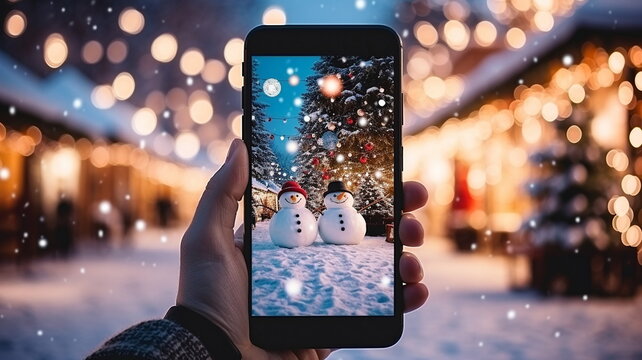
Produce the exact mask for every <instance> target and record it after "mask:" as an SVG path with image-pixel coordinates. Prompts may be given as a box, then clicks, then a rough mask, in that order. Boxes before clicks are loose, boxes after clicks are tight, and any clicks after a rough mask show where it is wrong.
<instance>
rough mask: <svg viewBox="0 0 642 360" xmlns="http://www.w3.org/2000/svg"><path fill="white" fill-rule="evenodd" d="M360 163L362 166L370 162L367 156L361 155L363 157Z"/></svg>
mask: <svg viewBox="0 0 642 360" xmlns="http://www.w3.org/2000/svg"><path fill="white" fill-rule="evenodd" d="M359 162H360V163H362V164H365V163H367V162H368V157H367V156H365V155H361V157H360V158H359Z"/></svg>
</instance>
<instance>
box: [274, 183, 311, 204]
mask: <svg viewBox="0 0 642 360" xmlns="http://www.w3.org/2000/svg"><path fill="white" fill-rule="evenodd" d="M288 191H294V192H298V193H299V194H301V195H303V197H304V198H306V199H307V198H308V193H307V192H306V191H305V190H303V188H302V187H301V186H300V185H299V183H298V182H296V181H293V180H291V181H286V182H285V183H284V184H283V186H281V191H279V194H278V195H277V197H281V194H283V193H284V192H288Z"/></svg>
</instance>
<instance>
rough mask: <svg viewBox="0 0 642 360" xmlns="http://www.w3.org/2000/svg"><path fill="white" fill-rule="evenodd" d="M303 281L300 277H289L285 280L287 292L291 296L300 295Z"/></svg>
mask: <svg viewBox="0 0 642 360" xmlns="http://www.w3.org/2000/svg"><path fill="white" fill-rule="evenodd" d="M302 288H303V283H302V282H301V281H300V280H298V279H288V280H287V281H286V282H285V292H286V293H287V294H288V296H290V297H298V296H299V295H300V294H301V289H302Z"/></svg>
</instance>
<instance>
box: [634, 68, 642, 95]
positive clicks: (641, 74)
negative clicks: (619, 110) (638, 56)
mask: <svg viewBox="0 0 642 360" xmlns="http://www.w3.org/2000/svg"><path fill="white" fill-rule="evenodd" d="M635 87H636V88H638V90H640V91H642V71H638V73H637V74H635Z"/></svg>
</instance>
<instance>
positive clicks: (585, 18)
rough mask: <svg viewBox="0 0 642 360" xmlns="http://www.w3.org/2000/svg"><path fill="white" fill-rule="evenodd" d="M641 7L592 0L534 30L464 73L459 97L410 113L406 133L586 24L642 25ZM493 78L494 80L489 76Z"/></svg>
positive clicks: (520, 68)
mask: <svg viewBox="0 0 642 360" xmlns="http://www.w3.org/2000/svg"><path fill="white" fill-rule="evenodd" d="M640 19H642V7H641V6H639V2H637V1H631V0H589V1H587V3H586V4H585V5H584V6H582V7H581V8H579V9H578V10H577V11H576V13H575V14H573V15H571V16H569V17H568V18H559V19H557V20H558V21H557V24H556V26H555V27H554V28H553V29H552V30H551V31H549V32H543V33H535V34H531V35H530V37H529V40H528V43H527V45H526V46H524V47H523V48H521V49H519V50H505V51H501V52H498V53H496V54H493V55H490V56H488V57H487V58H485V59H484V60H483V61H482V63H481V64H479V65H478V66H477V67H476V68H475V69H474V70H473V71H471V72H470V73H468V74H467V75H465V79H464V82H465V87H464V91H463V92H462V94H461V96H460V97H459V99H457V100H455V101H452V102H450V103H448V104H446V105H444V106H442V107H440V108H438V109H436V110H435V111H434V112H433V113H432V114H430V115H429V116H427V117H423V118H421V117H418V116H416V115H415V116H413V115H412V114H407V115H406V116H407V117H408V118H407V121H406V125H404V134H405V135H412V134H416V133H418V132H420V131H421V130H423V129H425V128H426V127H428V126H431V125H434V124H438V123H440V122H441V121H444V120H445V119H447V118H449V117H451V116H454V114H455V113H457V112H459V111H460V110H461V109H463V108H464V107H465V106H467V105H469V104H471V103H473V102H474V101H476V100H478V99H479V97H480V95H483V94H486V93H488V92H491V91H493V90H494V89H495V88H496V87H497V86H498V85H499V84H503V83H505V82H506V81H508V80H510V79H511V78H513V77H515V76H516V75H517V74H519V73H521V72H524V71H525V70H526V69H527V68H528V67H529V66H531V64H532V62H533V59H534V58H537V57H542V56H543V55H545V54H547V53H549V52H550V51H552V50H554V49H556V48H558V47H559V46H561V45H562V44H563V43H564V42H566V41H568V40H569V39H570V38H571V37H572V36H573V35H574V34H576V33H577V32H578V31H580V30H581V29H583V28H591V29H599V30H602V31H604V32H612V31H618V30H621V31H625V30H631V29H640V28H642V21H640ZM489 79H492V80H489Z"/></svg>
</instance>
